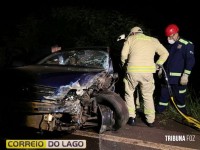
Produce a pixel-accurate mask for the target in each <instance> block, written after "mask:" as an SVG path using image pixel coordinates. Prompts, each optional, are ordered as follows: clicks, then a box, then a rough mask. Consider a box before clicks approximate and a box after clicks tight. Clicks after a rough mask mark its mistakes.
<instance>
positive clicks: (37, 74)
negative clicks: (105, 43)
mask: <svg viewBox="0 0 200 150" xmlns="http://www.w3.org/2000/svg"><path fill="white" fill-rule="evenodd" d="M103 71H104V69H93V68H76V67H64V66H42V65H30V66H23V67H18V68H15V69H12V71H11V72H10V73H9V74H10V75H12V76H15V78H14V80H15V79H16V78H17V81H18V82H23V83H25V82H26V83H29V84H38V85H43V86H51V87H60V86H62V85H69V84H72V83H74V82H77V81H79V84H80V85H81V86H87V85H85V84H86V83H90V80H92V79H93V78H94V77H95V76H98V74H99V73H101V72H103Z"/></svg>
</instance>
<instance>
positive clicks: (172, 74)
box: [169, 72, 182, 77]
mask: <svg viewBox="0 0 200 150" xmlns="http://www.w3.org/2000/svg"><path fill="white" fill-rule="evenodd" d="M169 75H170V76H176V77H180V76H181V75H182V73H178V72H170V73H169Z"/></svg>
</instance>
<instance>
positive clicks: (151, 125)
mask: <svg viewBox="0 0 200 150" xmlns="http://www.w3.org/2000/svg"><path fill="white" fill-rule="evenodd" d="M147 126H148V127H150V128H153V127H155V122H152V123H148V122H147Z"/></svg>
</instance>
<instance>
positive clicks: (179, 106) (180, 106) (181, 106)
mask: <svg viewBox="0 0 200 150" xmlns="http://www.w3.org/2000/svg"><path fill="white" fill-rule="evenodd" d="M177 107H178V108H184V107H185V105H177Z"/></svg>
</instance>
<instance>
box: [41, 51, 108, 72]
mask: <svg viewBox="0 0 200 150" xmlns="http://www.w3.org/2000/svg"><path fill="white" fill-rule="evenodd" d="M39 64H41V65H63V66H76V67H89V68H104V69H108V67H109V55H108V53H107V52H105V51H98V50H71V51H62V52H58V53H54V54H51V55H50V56H48V57H46V58H45V59H43V60H42V61H40V62H39Z"/></svg>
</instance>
